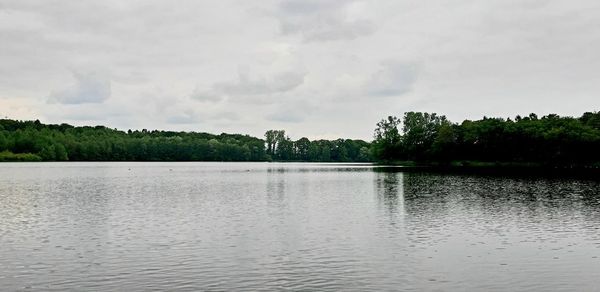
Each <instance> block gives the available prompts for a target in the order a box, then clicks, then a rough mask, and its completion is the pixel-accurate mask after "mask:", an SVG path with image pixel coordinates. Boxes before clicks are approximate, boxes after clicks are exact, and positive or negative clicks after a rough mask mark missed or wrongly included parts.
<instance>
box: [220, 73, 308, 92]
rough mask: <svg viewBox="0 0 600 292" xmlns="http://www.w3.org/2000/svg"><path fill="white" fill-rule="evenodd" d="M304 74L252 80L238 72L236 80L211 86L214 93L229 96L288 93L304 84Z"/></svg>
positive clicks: (277, 74) (284, 74) (245, 74)
mask: <svg viewBox="0 0 600 292" xmlns="http://www.w3.org/2000/svg"><path fill="white" fill-rule="evenodd" d="M304 76H305V73H302V72H293V71H287V72H280V73H276V74H274V75H273V76H271V77H268V78H267V77H264V76H261V77H258V78H254V79H252V78H251V77H250V76H248V74H247V73H242V72H240V73H239V74H238V80H236V81H233V82H220V83H216V84H215V85H214V86H213V89H214V90H215V91H216V92H219V93H223V94H226V95H229V96H236V95H265V94H273V93H282V92H286V91H290V90H293V89H295V88H296V87H298V86H300V85H301V84H302V83H303V82H304Z"/></svg>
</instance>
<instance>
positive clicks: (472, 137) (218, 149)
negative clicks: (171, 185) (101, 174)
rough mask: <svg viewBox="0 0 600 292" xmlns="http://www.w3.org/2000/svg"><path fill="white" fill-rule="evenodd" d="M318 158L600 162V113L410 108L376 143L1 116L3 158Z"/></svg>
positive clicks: (383, 125)
mask: <svg viewBox="0 0 600 292" xmlns="http://www.w3.org/2000/svg"><path fill="white" fill-rule="evenodd" d="M67 160H70V161H313V162H368V161H377V162H379V163H403V164H421V165H501V164H507V165H523V166H528V165H533V166H552V167H578V166H595V167H598V166H600V112H587V113H585V114H583V115H582V116H581V117H578V118H573V117H560V116H558V115H554V114H551V115H546V116H543V117H538V116H537V115H536V114H530V115H528V116H524V117H521V116H516V117H515V118H514V119H510V118H508V119H503V118H487V117H484V118H483V119H481V120H476V121H470V120H465V121H463V122H462V123H460V124H458V123H453V122H451V121H449V120H448V119H447V118H446V117H445V116H443V115H438V114H435V113H422V112H407V113H405V114H404V116H403V117H402V119H400V118H397V117H394V116H390V117H388V118H387V119H383V120H381V121H380V122H379V123H377V127H376V129H375V134H374V141H373V142H372V143H369V142H365V141H362V140H350V139H337V140H316V141H311V140H309V139H307V138H301V139H298V140H296V141H294V140H291V139H290V138H289V137H288V136H287V135H286V133H285V131H283V130H269V131H267V132H266V133H265V137H264V139H260V138H256V137H251V136H248V135H240V134H225V133H223V134H220V135H214V134H208V133H197V132H172V131H157V130H153V131H148V130H145V129H144V130H141V131H137V130H136V131H131V130H129V131H127V132H125V131H119V130H116V129H110V128H107V127H104V126H96V127H74V126H71V125H68V124H60V125H45V124H42V123H40V122H39V121H37V120H36V121H16V120H9V119H2V120H0V161H67Z"/></svg>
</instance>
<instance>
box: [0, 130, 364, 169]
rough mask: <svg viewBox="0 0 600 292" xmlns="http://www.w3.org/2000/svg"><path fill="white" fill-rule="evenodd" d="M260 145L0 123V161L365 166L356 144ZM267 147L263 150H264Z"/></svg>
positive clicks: (224, 138)
mask: <svg viewBox="0 0 600 292" xmlns="http://www.w3.org/2000/svg"><path fill="white" fill-rule="evenodd" d="M265 137H266V140H267V141H266V142H265V140H263V139H259V138H256V137H251V136H248V135H240V134H225V133H223V134H220V135H214V134H208V133H196V132H172V131H158V130H153V131H148V130H146V129H144V130H141V131H138V130H136V131H132V130H128V131H126V132H125V131H119V130H116V129H110V128H107V127H104V126H95V127H89V126H86V127H75V126H71V125H68V124H60V125H46V124H42V123H41V122H40V121H39V120H36V121H17V120H10V119H0V161H314V162H366V161H370V159H371V158H370V155H369V153H370V152H369V147H370V144H369V143H368V142H365V141H361V140H349V139H337V140H333V141H330V140H316V141H310V140H309V139H307V138H301V139H299V140H297V141H293V140H291V139H290V138H289V137H288V136H287V135H286V134H285V131H283V130H270V131H267V133H266V134H265ZM267 145H268V148H267Z"/></svg>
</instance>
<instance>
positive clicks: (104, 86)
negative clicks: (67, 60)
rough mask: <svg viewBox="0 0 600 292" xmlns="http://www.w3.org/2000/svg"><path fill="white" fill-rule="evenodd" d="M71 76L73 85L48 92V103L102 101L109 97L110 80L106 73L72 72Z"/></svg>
mask: <svg viewBox="0 0 600 292" xmlns="http://www.w3.org/2000/svg"><path fill="white" fill-rule="evenodd" d="M73 77H74V78H75V83H74V84H73V85H71V86H69V87H67V88H65V89H62V90H57V91H53V92H52V93H50V96H49V97H48V102H49V103H62V104H82V103H102V102H104V101H105V100H107V99H108V98H109V97H110V95H111V82H110V78H109V77H108V76H107V75H106V74H103V73H98V72H89V73H81V72H73Z"/></svg>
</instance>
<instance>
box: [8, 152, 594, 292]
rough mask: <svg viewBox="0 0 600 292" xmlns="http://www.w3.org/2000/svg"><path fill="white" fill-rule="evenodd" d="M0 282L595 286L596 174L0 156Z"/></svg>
mask: <svg viewBox="0 0 600 292" xmlns="http://www.w3.org/2000/svg"><path fill="white" fill-rule="evenodd" d="M0 166H1V167H0V287H3V289H2V290H7V291H13V290H33V291H52V290H54V291H64V290H93V291H114V290H133V291H140V290H184V291H187V290H190V291H196V290H217V291H222V290H248V291H257V290H326V291H339V290H354V291H365V290H404V291H411V290H412V291H422V290H440V291H448V290H459V291H465V290H466V291H480V290H485V291H490V290H491V291H507V290H508V291H513V290H519V291H521V290H530V291H540V290H542V291H545V290H549V291H556V290H564V291H591V290H594V289H596V286H595V284H596V283H597V279H598V278H600V259H599V257H600V232H599V230H600V209H599V208H600V191H599V187H600V185H599V183H598V181H592V180H579V179H557V178H541V177H538V178H531V177H528V178H525V177H518V176H512V177H502V176H475V175H444V174H431V173H417V172H401V171H398V169H383V168H375V167H373V166H370V165H364V164H301V163H296V164H293V163H292V164H277V163H271V164H268V163H66V164H65V163H37V164H28V163H21V164H1V165H0Z"/></svg>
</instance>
